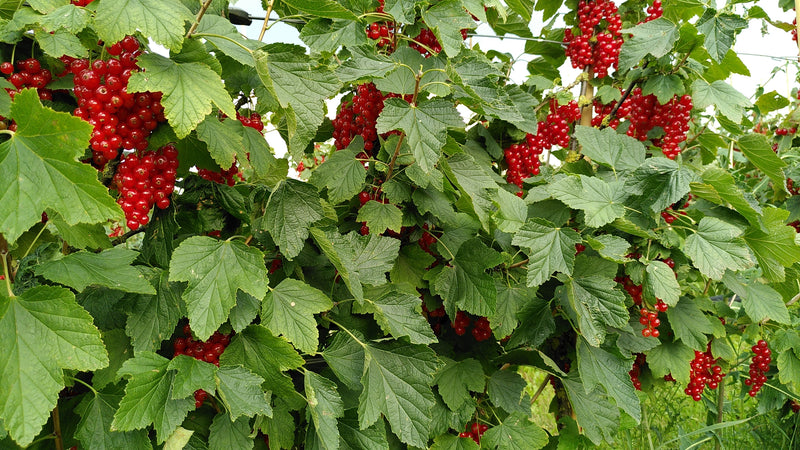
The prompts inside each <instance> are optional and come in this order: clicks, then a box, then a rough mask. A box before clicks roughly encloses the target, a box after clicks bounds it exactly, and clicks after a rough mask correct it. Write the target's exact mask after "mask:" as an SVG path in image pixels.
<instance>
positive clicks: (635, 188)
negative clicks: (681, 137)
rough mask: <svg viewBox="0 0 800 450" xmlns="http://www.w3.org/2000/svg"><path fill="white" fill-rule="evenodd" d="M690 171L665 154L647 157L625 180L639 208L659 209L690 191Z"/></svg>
mask: <svg viewBox="0 0 800 450" xmlns="http://www.w3.org/2000/svg"><path fill="white" fill-rule="evenodd" d="M692 177H693V174H692V172H690V171H689V170H688V169H686V168H683V167H681V166H679V165H678V163H676V162H675V161H672V160H669V159H667V158H648V159H647V161H645V162H644V163H643V164H642V165H641V166H639V167H638V168H637V169H636V170H635V171H634V172H633V174H631V176H630V177H629V178H628V180H627V181H626V183H625V188H626V190H627V191H628V192H629V193H631V194H632V195H636V196H639V198H638V199H637V200H638V204H639V205H640V209H639V210H640V211H646V210H648V209H649V210H650V211H653V212H661V211H663V210H664V209H666V208H667V207H668V206H670V205H672V204H673V203H675V202H677V201H678V200H680V199H681V198H682V197H683V196H684V195H686V194H687V193H688V192H689V182H690V181H692Z"/></svg>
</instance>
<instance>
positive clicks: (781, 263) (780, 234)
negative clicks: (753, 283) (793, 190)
mask: <svg viewBox="0 0 800 450" xmlns="http://www.w3.org/2000/svg"><path fill="white" fill-rule="evenodd" d="M788 216H789V212H788V211H786V210H784V209H778V208H767V209H765V210H764V216H763V219H762V223H763V225H764V228H763V229H762V228H761V227H759V226H757V225H755V224H754V225H753V226H751V227H750V228H748V229H747V230H746V231H745V234H744V240H745V242H747V246H748V247H750V250H752V251H753V254H754V255H755V257H756V260H757V261H758V266H759V267H760V268H761V272H762V273H763V275H764V277H766V278H767V279H768V280H771V281H783V280H784V279H785V277H786V271H785V270H784V267H790V266H791V265H792V264H794V263H796V262H798V261H800V246H798V244H797V243H796V241H795V237H796V236H797V233H796V232H795V230H794V229H792V227H790V226H787V225H786V220H787V219H788ZM765 231H766V232H765Z"/></svg>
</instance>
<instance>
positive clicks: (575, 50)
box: [564, 0, 623, 78]
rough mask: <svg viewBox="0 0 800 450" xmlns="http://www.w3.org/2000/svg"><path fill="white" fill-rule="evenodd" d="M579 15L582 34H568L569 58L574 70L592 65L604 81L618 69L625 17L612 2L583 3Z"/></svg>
mask: <svg viewBox="0 0 800 450" xmlns="http://www.w3.org/2000/svg"><path fill="white" fill-rule="evenodd" d="M577 13H578V30H579V33H580V34H575V32H574V31H573V30H572V29H569V28H568V29H567V30H566V32H565V33H564V43H565V44H567V49H566V54H567V57H568V58H570V60H571V62H572V67H574V68H576V69H584V68H585V67H587V66H591V67H592V73H594V75H595V76H596V77H597V78H603V77H605V76H606V75H608V69H609V68H611V67H612V66H613V67H614V68H616V67H617V65H618V63H619V51H620V48H621V47H622V42H623V39H622V35H621V32H620V30H621V29H622V17H620V15H619V14H618V13H617V5H616V4H614V2H613V1H611V0H590V1H588V2H587V1H585V0H581V1H580V2H579V3H578V11H577ZM601 22H604V24H603V26H600V25H601ZM598 27H599V28H598Z"/></svg>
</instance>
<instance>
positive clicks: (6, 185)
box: [0, 89, 122, 244]
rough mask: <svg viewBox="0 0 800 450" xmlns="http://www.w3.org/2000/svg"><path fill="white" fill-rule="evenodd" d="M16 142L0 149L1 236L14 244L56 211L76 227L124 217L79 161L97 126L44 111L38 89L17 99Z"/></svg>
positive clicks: (14, 106) (13, 111) (14, 112)
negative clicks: (45, 213)
mask: <svg viewBox="0 0 800 450" xmlns="http://www.w3.org/2000/svg"><path fill="white" fill-rule="evenodd" d="M10 117H11V118H12V119H14V120H15V121H16V122H17V131H16V132H15V133H14V135H13V136H12V137H11V139H9V140H7V141H5V142H3V143H2V144H0V233H2V234H3V237H5V239H6V240H7V241H8V242H9V243H12V244H13V243H14V242H15V241H16V240H17V238H18V237H19V236H20V235H21V234H22V233H23V232H25V230H27V229H28V228H30V227H31V226H32V225H34V224H36V223H38V222H39V221H41V219H42V211H44V210H45V209H46V208H50V209H52V210H54V211H56V212H58V213H59V214H60V215H61V216H62V217H63V218H64V220H65V221H66V222H67V223H68V224H70V225H75V224H77V223H80V222H83V223H97V222H104V221H106V220H108V219H111V218H116V217H122V214H121V211H120V209H119V206H117V204H116V202H114V199H112V198H111V196H109V195H108V190H107V189H106V187H105V186H103V185H102V184H101V183H100V182H99V181H98V180H97V171H96V170H95V169H94V168H92V167H90V166H89V165H86V164H83V163H81V162H79V161H78V158H79V157H81V156H83V153H84V150H85V149H86V147H87V146H88V145H89V136H90V134H91V132H92V126H91V125H89V124H88V123H86V122H84V121H83V120H81V119H79V118H77V117H72V116H71V115H69V114H66V113H60V112H55V111H53V110H52V109H49V108H44V107H43V106H42V104H41V103H40V101H39V98H38V95H37V94H36V91H35V90H34V89H25V90H23V91H21V92H19V93H18V94H17V95H16V96H15V97H14V102H13V104H12V105H11V115H10Z"/></svg>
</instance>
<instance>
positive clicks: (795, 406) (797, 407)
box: [790, 400, 800, 414]
mask: <svg viewBox="0 0 800 450" xmlns="http://www.w3.org/2000/svg"><path fill="white" fill-rule="evenodd" d="M790 406H791V408H792V412H793V413H795V414H797V413H799V412H800V402H798V401H797V400H792V403H791V405H790Z"/></svg>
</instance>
